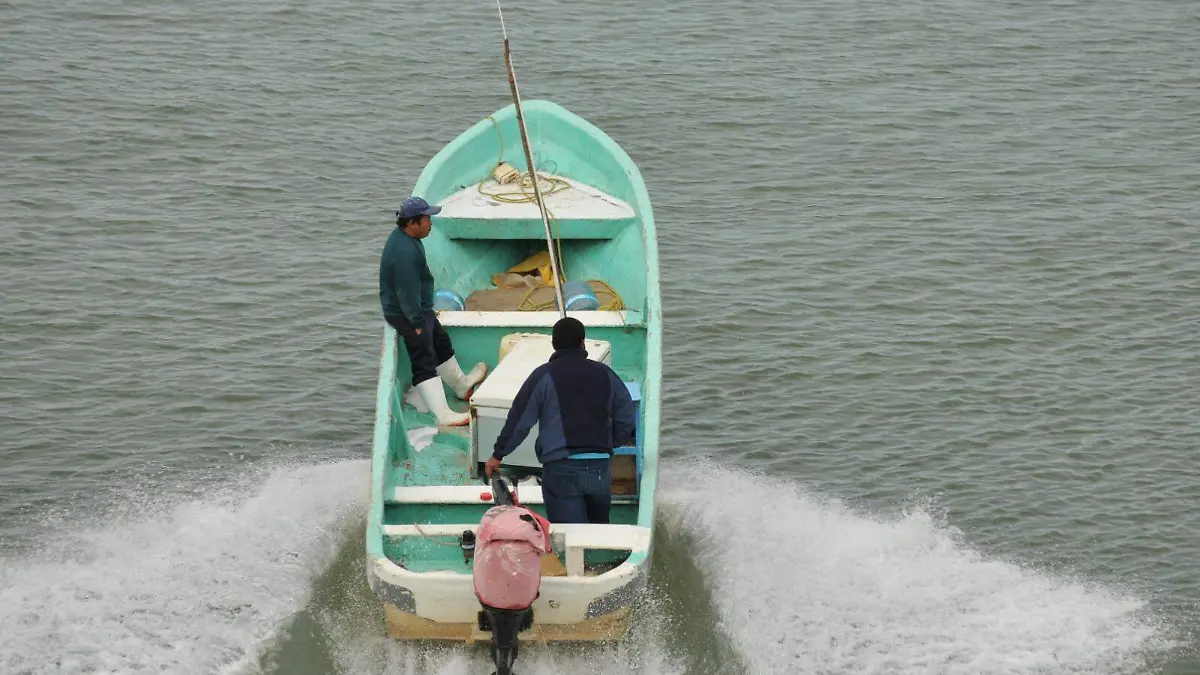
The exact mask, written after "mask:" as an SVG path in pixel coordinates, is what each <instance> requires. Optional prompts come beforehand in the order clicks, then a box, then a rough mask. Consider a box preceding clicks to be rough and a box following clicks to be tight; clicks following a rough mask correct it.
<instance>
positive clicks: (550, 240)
mask: <svg viewBox="0 0 1200 675" xmlns="http://www.w3.org/2000/svg"><path fill="white" fill-rule="evenodd" d="M496 11H497V12H499V13H500V31H501V32H502V33H503V34H504V68H505V70H507V71H508V88H509V89H511V90H512V96H513V105H514V106H515V107H516V109H517V127H518V128H519V129H520V130H521V145H523V146H524V147H525V163H526V164H528V165H529V175H530V176H531V177H532V178H533V196H534V199H536V200H537V205H538V211H539V212H541V214H542V225H543V226H545V228H546V248H547V250H548V251H549V253H550V273H551V274H552V275H554V297H555V298H556V299H557V300H558V316H559V318H564V317H566V316H567V307H566V304H564V303H563V294H562V280H561V279H560V278H559V275H558V258H557V256H555V255H554V235H553V234H551V232H550V219H549V218H548V217H547V216H546V205H545V203H544V202H543V201H542V189H541V188H540V187H539V186H538V176H537V169H536V168H535V167H536V166H537V165H536V164H534V163H533V150H532V149H530V147H529V132H528V131H526V130H525V115H524V114H523V113H522V111H521V94H520V92H518V91H517V76H516V75H515V74H514V73H513V65H512V53H511V52H510V51H509V48H508V29H507V28H505V26H504V10H503V9H501V8H500V0H496Z"/></svg>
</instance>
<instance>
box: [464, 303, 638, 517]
mask: <svg viewBox="0 0 1200 675" xmlns="http://www.w3.org/2000/svg"><path fill="white" fill-rule="evenodd" d="M584 337H585V335H584V329H583V324H582V323H580V322H579V320H578V319H574V318H571V317H566V318H563V319H559V321H558V323H556V324H554V331H553V333H552V335H551V343H552V344H553V345H554V354H552V355H551V356H550V360H549V362H547V363H545V364H542V365H541V366H538V367H537V369H536V370H534V371H533V372H532V373H530V375H529V378H528V379H526V380H525V383H524V384H523V385H521V390H520V391H519V392H517V396H516V398H515V399H513V404H512V408H510V409H509V411H508V419H506V420H505V422H504V428H503V429H501V430H500V435H499V436H498V437H497V438H496V445H495V448H494V450H493V452H492V456H491V458H490V459H488V461H487V464H486V465H485V470H486V471H487V474H488V476H491V475H492V472H493V471H495V470H496V469H497V468H499V467H500V462H501V460H502V459H504V457H505V456H506V455H508V454H509V453H511V452H513V451H514V450H516V449H517V446H519V445H520V444H521V442H522V441H524V440H525V437H526V436H528V435H529V430H530V429H532V428H533V425H534V424H535V423H536V424H537V425H538V437H537V440H536V441H535V442H534V451H535V452H536V453H537V458H538V461H539V462H541V464H542V496H543V498H544V499H545V502H546V515H547V516H548V517H549V519H550V522H552V523H608V512H609V507H610V506H611V504H612V473H611V471H610V470H609V460H610V459H611V458H612V453H613V448H614V447H622V446H626V445H632V444H633V442H634V438H633V435H634V429H636V428H637V420H636V419H634V407H633V399H632V397H630V395H629V390H628V389H626V388H625V383H624V382H622V381H621V378H620V377H618V376H617V374H616V373H615V372H613V369H612V368H609V367H608V366H606V365H604V364H603V363H600V362H599V361H593V360H591V359H589V358H588V355H587V350H586V349H585V348H584V346H583V340H584Z"/></svg>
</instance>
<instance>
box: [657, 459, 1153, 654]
mask: <svg viewBox="0 0 1200 675" xmlns="http://www.w3.org/2000/svg"><path fill="white" fill-rule="evenodd" d="M665 474H666V478H665V481H664V482H665V484H664V485H662V486H661V487H660V490H659V499H660V503H661V504H662V508H661V509H660V511H661V515H660V519H661V520H660V522H664V521H665V524H666V528H667V529H669V530H672V531H682V532H684V533H685V534H686V535H687V536H688V538H689V540H690V544H689V547H690V548H691V549H692V550H691V552H690V553H691V555H692V556H693V557H694V559H695V560H696V563H697V565H698V566H699V568H700V570H701V572H702V573H703V575H704V576H705V577H706V582H707V585H708V586H709V588H710V589H711V592H712V593H713V604H714V606H715V608H716V611H717V613H718V619H717V622H718V625H719V627H720V630H721V631H722V632H723V633H725V634H726V635H727V636H728V637H729V638H730V639H731V640H732V641H733V643H734V644H735V645H736V648H737V649H738V651H739V652H741V654H742V657H743V659H744V660H745V662H746V664H747V667H748V670H749V671H750V672H753V673H759V674H764V675H765V674H766V673H784V672H789V673H829V674H834V673H846V674H850V673H906V674H912V675H919V674H922V673H928V674H934V673H936V674H938V675H956V674H960V673H961V674H962V675H966V674H968V673H969V674H971V675H992V674H995V675H999V674H1001V673H1003V674H1006V675H1007V674H1012V673H1021V674H1023V675H1029V674H1038V673H1045V674H1047V675H1049V674H1051V673H1053V674H1055V675H1064V674H1068V673H1094V674H1104V675H1114V674H1118V673H1131V672H1144V670H1142V669H1143V668H1144V663H1145V658H1146V657H1147V656H1149V655H1151V654H1152V653H1161V652H1162V651H1163V650H1166V649H1169V648H1170V647H1171V646H1172V645H1171V644H1170V639H1169V638H1168V636H1167V633H1168V631H1167V630H1166V629H1164V628H1162V627H1161V626H1160V625H1159V624H1158V623H1157V622H1156V621H1155V620H1154V619H1153V617H1150V616H1147V615H1146V603H1145V602H1144V601H1142V600H1140V599H1138V598H1137V597H1132V596H1129V595H1125V594H1121V593H1116V592H1112V591H1109V590H1106V589H1103V588H1096V587H1091V586H1090V585H1087V584H1085V583H1083V582H1079V581H1075V580H1069V579H1063V578H1055V577H1054V576H1053V575H1047V574H1043V573H1040V572H1037V571H1033V570H1030V569H1024V568H1022V567H1019V566H1017V565H1014V564H1010V563H1006V562H1000V561H995V560H988V559H986V558H984V557H983V556H981V555H979V554H978V553H976V552H974V551H972V550H971V549H970V548H968V547H967V546H965V545H964V544H962V543H961V541H960V539H959V538H958V537H957V533H956V532H955V531H954V530H953V529H952V528H949V527H947V526H945V525H943V524H940V523H938V522H937V521H936V519H935V518H933V517H932V516H931V515H930V514H929V513H928V512H926V511H923V510H917V511H914V512H912V513H909V514H907V515H905V516H904V517H901V518H899V519H897V520H896V521H894V522H883V521H878V520H873V519H868V518H865V517H862V516H861V515H857V514H855V513H853V512H851V511H850V510H849V509H847V508H845V507H844V506H842V505H840V504H838V503H836V502H832V501H827V500H820V499H817V498H814V497H812V496H810V495H808V494H806V493H805V492H803V491H802V490H800V489H799V488H798V487H797V486H796V485H795V484H794V483H790V482H788V481H785V480H781V479H774V478H769V477H763V476H757V475H752V474H749V473H744V472H738V471H731V470H729V469H728V468H726V467H718V466H712V465H705V464H704V463H703V462H687V463H669V464H668V468H667V470H666V471H665Z"/></svg>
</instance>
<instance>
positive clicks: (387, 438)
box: [366, 100, 662, 641]
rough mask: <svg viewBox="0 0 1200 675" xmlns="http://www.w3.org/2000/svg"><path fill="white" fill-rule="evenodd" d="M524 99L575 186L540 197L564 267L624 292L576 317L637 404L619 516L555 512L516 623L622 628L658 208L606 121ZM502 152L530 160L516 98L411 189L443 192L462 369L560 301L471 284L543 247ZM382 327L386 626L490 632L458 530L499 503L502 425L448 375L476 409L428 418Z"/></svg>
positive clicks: (647, 402)
mask: <svg viewBox="0 0 1200 675" xmlns="http://www.w3.org/2000/svg"><path fill="white" fill-rule="evenodd" d="M522 110H523V113H524V117H525V122H526V127H527V129H528V132H529V137H530V143H531V146H532V150H533V155H534V157H535V161H536V162H537V165H538V171H539V173H549V174H553V175H554V176H555V177H557V180H558V181H559V182H558V183H556V185H558V186H559V188H561V186H562V185H569V186H570V187H569V188H566V189H562V190H561V191H556V192H554V194H551V195H550V196H548V197H547V198H546V200H545V201H546V203H547V205H548V206H550V207H551V211H552V214H553V216H554V223H553V225H554V231H555V234H556V236H557V246H558V248H559V249H560V250H561V254H562V262H563V265H562V266H563V272H564V273H565V276H566V278H567V279H577V280H585V281H592V280H597V281H601V282H603V283H604V284H607V287H606V288H608V289H611V291H612V292H613V293H612V295H613V296H614V297H616V298H619V304H618V303H613V302H608V303H607V306H605V307H601V308H600V309H599V310H592V311H570V312H568V314H569V315H570V316H574V317H576V318H579V319H580V320H581V321H582V322H583V323H584V325H585V326H586V327H587V337H588V339H589V340H598V341H602V342H603V343H606V345H607V348H608V354H609V355H608V357H607V359H608V360H609V362H610V365H611V366H612V368H613V369H614V370H615V371H616V372H617V374H618V375H619V376H621V378H622V379H623V380H624V381H625V382H626V383H627V384H628V386H629V387H630V390H631V392H634V393H636V394H637V408H638V412H637V415H638V432H637V442H636V444H635V445H634V446H630V447H628V448H621V449H619V450H618V454H617V456H616V457H614V460H613V471H614V475H616V474H617V473H618V470H619V469H620V472H621V474H622V476H624V478H623V480H624V482H623V483H622V486H623V489H622V491H620V492H619V493H618V492H617V491H616V488H614V500H613V507H612V513H611V524H610V525H589V524H552V534H553V539H554V542H555V549H556V553H555V555H554V556H548V557H547V558H553V559H548V560H546V561H545V563H546V564H544V565H543V578H542V584H541V592H540V596H539V598H538V600H537V601H536V603H535V604H534V607H533V609H534V615H535V618H536V620H535V622H534V626H533V627H532V628H531V629H530V631H532V632H533V633H534V635H532V636H523V638H526V639H527V638H528V637H532V638H533V639H538V638H541V639H546V640H554V639H563V640H576V639H581V640H589V639H616V638H617V637H619V636H620V635H621V634H623V632H624V631H625V630H626V629H627V627H628V618H629V611H630V607H631V605H632V604H633V603H634V602H635V600H636V599H637V597H638V596H639V595H640V593H641V592H642V590H643V588H644V585H645V582H646V577H647V575H648V573H649V561H650V553H651V551H652V547H653V540H654V508H655V500H654V495H655V487H656V484H657V479H658V447H659V443H658V441H659V416H660V398H661V382H662V366H661V358H662V356H661V354H662V348H661V305H660V300H659V284H658V251H657V246H656V235H655V229H654V216H653V211H652V209H651V204H650V198H649V195H648V193H647V189H646V186H645V184H644V182H643V180H642V177H641V174H640V172H639V171H638V169H637V167H636V166H635V164H634V163H633V161H632V160H631V159H630V158H629V156H628V155H627V154H626V153H625V152H624V151H623V150H622V149H621V148H620V147H619V146H618V145H617V143H616V142H614V141H613V140H612V139H611V138H610V137H609V136H608V135H607V134H605V133H604V132H603V131H601V130H600V129H598V128H597V127H595V126H594V125H592V124H591V123H589V122H587V121H586V120H584V119H582V118H581V117H579V116H577V115H575V114H573V113H571V112H569V111H567V110H565V109H564V108H562V107H561V106H558V105H556V104H554V103H551V102H548V101H538V100H532V101H527V102H523V104H522ZM501 162H504V163H507V164H509V165H512V166H514V167H516V168H517V169H519V170H521V171H525V170H526V169H527V167H526V162H525V156H524V153H523V151H522V148H521V145H520V135H519V130H518V128H517V124H516V115H515V110H514V108H513V106H511V105H510V106H507V107H505V108H502V109H501V110H498V111H497V112H495V113H493V114H492V115H490V116H488V117H486V118H484V119H482V120H480V121H479V122H478V123H477V124H475V125H474V126H472V127H471V128H469V129H467V130H466V131H464V132H463V133H462V134H460V135H459V136H458V137H457V138H455V139H454V140H453V141H451V142H450V143H448V144H447V145H446V146H445V147H444V148H443V149H442V150H441V151H440V152H439V153H438V154H437V155H436V156H435V157H433V158H432V159H431V160H430V161H429V163H428V164H427V165H426V166H425V168H424V170H423V171H422V173H421V175H420V177H419V179H418V180H417V183H416V185H415V187H414V190H413V194H415V195H420V196H422V197H424V198H425V199H427V200H428V201H429V202H430V203H438V204H441V205H442V206H443V211H442V213H441V214H439V215H438V216H435V217H434V226H433V230H432V232H431V234H430V235H429V237H427V238H426V239H425V240H424V243H425V249H426V255H427V258H428V261H429V266H430V269H431V271H432V272H433V275H434V278H435V283H436V285H437V287H438V288H444V289H448V290H451V291H453V292H454V293H455V294H457V295H459V296H460V297H462V298H467V299H468V300H467V306H466V308H465V309H463V310H448V311H441V312H439V320H440V321H441V323H442V324H443V325H444V326H445V327H446V329H447V332H448V333H449V334H450V337H451V339H452V341H453V344H454V349H455V352H456V355H457V357H458V360H459V362H460V363H461V364H462V366H463V368H464V370H466V369H469V368H470V367H471V366H473V365H474V364H476V363H478V362H483V363H485V364H487V366H488V372H489V374H491V373H493V371H495V370H496V369H497V367H498V366H500V365H501V363H502V359H501V356H502V352H503V351H504V349H505V347H504V344H505V343H504V341H505V338H506V337H507V338H508V339H509V340H510V341H511V340H512V339H513V336H519V335H530V334H543V335H544V334H548V333H549V331H550V328H551V327H552V326H553V324H554V322H555V321H557V320H558V318H559V314H558V311H557V309H556V308H555V307H554V303H553V302H552V301H551V302H550V303H548V304H549V305H550V306H546V305H547V303H541V306H540V307H530V306H521V307H515V306H501V307H498V308H489V307H486V306H479V305H477V306H475V307H474V308H473V307H472V300H471V299H472V297H473V296H472V294H473V293H474V294H477V296H475V297H482V296H483V295H485V294H486V293H487V292H494V291H495V280H494V277H495V276H496V275H502V274H503V273H505V272H506V271H507V270H509V269H510V268H512V267H513V266H514V265H517V264H518V263H520V262H522V261H524V260H526V259H528V258H529V257H530V256H532V255H534V254H536V253H537V252H538V251H544V250H545V249H546V240H545V226H544V225H543V223H542V221H541V218H540V215H539V214H538V212H537V210H536V205H535V204H532V203H525V204H512V203H508V202H507V201H502V200H494V199H492V197H489V196H486V194H488V193H491V194H495V193H503V192H508V193H509V194H512V193H513V191H514V189H515V188H514V186H513V185H511V184H510V185H507V186H505V185H500V184H498V183H495V182H494V181H493V180H492V179H491V178H489V177H490V176H492V173H493V171H494V170H495V169H496V167H497V165H498V164H500V163H501ZM555 189H556V190H557V189H558V188H555ZM480 190H483V192H484V193H485V196H481V195H480V194H479V191H480ZM528 192H529V193H530V194H532V191H531V190H529V191H528ZM514 201H519V199H518V200H514ZM543 290H544V291H545V290H547V289H543ZM510 295H511V293H510ZM530 297H531V296H530ZM550 297H551V298H552V297H553V296H552V293H551V294H550ZM525 304H526V305H528V304H529V303H525ZM614 305H615V307H614ZM381 324H382V322H381ZM382 326H383V339H382V346H381V355H380V364H379V380H378V390H377V401H376V417H375V430H374V440H373V449H372V470H371V497H370V506H369V512H368V520H367V528H366V552H367V577H368V580H369V582H370V585H371V588H372V590H373V591H374V593H375V594H376V596H377V597H378V598H379V599H380V600H381V601H382V602H383V603H384V605H385V608H386V610H387V611H386V614H387V617H388V619H387V623H388V632H389V634H390V635H391V636H393V637H395V638H399V639H452V640H466V641H472V640H477V639H486V638H487V635H486V634H484V633H482V632H481V631H480V630H479V629H478V627H477V625H476V618H477V614H478V610H479V604H478V601H477V600H476V598H475V595H474V590H473V583H472V576H471V561H470V560H468V559H467V558H466V556H464V555H463V553H462V550H461V549H460V548H459V547H458V544H457V543H458V537H459V535H460V534H461V533H462V532H464V531H466V530H474V529H475V528H476V527H477V525H478V523H479V521H480V519H481V518H482V516H483V514H484V512H485V511H486V510H487V509H488V508H490V507H491V503H490V501H489V500H488V499H487V492H488V491H487V488H486V487H485V486H484V485H483V483H482V481H481V480H480V478H479V475H478V466H479V462H482V461H484V460H485V459H486V457H487V455H488V454H490V444H491V441H494V435H493V436H491V437H490V439H489V438H488V437H487V432H486V431H483V430H485V425H484V424H483V422H482V421H481V418H480V417H479V415H481V414H483V412H484V410H483V408H482V407H481V406H476V405H468V404H467V403H465V402H462V401H458V400H457V399H456V398H455V397H454V394H453V393H452V392H451V390H450V389H449V388H447V389H446V392H447V400H448V401H450V402H451V404H452V407H454V408H456V409H458V410H460V411H461V410H468V411H470V412H471V413H472V423H471V425H470V427H468V428H458V429H447V428H440V427H436V424H435V422H434V419H433V416H432V415H431V414H430V413H428V412H422V411H421V405H420V402H419V400H418V399H416V398H414V397H413V396H412V391H411V374H410V368H411V366H410V363H409V360H408V357H407V354H406V352H405V350H404V348H403V343H402V342H398V340H397V335H396V333H395V331H393V329H392V328H391V327H389V326H387V325H386V324H382ZM530 339H532V338H530ZM489 376H490V375H489ZM485 383H486V380H485ZM501 412H502V411H501ZM486 428H493V427H486ZM615 482H616V481H615ZM518 497H519V498H520V499H521V501H522V503H523V504H525V505H527V506H529V507H530V508H532V509H534V510H535V511H538V512H540V513H542V514H543V515H544V514H545V510H544V507H543V505H542V503H541V501H542V500H541V492H540V487H539V486H538V485H537V483H536V482H535V481H525V482H522V483H521V484H520V485H519V486H518Z"/></svg>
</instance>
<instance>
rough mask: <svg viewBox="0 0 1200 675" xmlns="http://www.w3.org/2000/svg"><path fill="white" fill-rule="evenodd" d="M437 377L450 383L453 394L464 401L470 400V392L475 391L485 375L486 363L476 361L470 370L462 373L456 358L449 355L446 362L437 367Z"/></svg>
mask: <svg viewBox="0 0 1200 675" xmlns="http://www.w3.org/2000/svg"><path fill="white" fill-rule="evenodd" d="M437 374H438V377H440V378H442V381H443V382H445V383H446V384H448V385H450V388H451V389H453V390H454V395H455V396H457V397H459V398H460V399H462V400H464V401H469V400H471V394H473V393H475V387H476V386H477V385H478V384H479V383H480V382H483V376H484V375H487V364H486V363H482V362H480V363H477V364H475V367H474V368H472V369H471V372H469V373H467V374H466V375H463V371H462V368H460V367H459V365H458V359H457V358H456V357H453V356H451V357H450V358H449V359H446V362H445V363H443V364H442V365H440V366H438V367H437Z"/></svg>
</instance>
